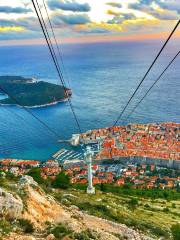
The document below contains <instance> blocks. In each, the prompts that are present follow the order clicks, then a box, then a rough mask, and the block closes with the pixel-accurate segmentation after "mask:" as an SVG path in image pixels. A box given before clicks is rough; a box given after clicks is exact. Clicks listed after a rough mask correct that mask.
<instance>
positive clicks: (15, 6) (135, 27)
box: [0, 0, 180, 45]
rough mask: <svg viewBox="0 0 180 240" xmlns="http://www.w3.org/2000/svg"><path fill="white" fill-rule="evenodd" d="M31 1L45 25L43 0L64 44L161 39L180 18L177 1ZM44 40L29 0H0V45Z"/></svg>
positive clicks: (45, 16)
mask: <svg viewBox="0 0 180 240" xmlns="http://www.w3.org/2000/svg"><path fill="white" fill-rule="evenodd" d="M34 1H35V2H36V1H38V3H39V6H40V9H41V12H42V15H43V17H44V19H45V21H46V23H47V26H48V21H47V14H46V11H45V8H44V5H43V2H44V3H45V5H46V7H47V11H48V13H49V16H50V19H51V23H52V25H53V28H54V31H55V34H56V37H57V40H58V41H61V42H64V43H71V42H72V43H73V42H99V41H121V40H123V41H126V40H128V41H131V40H133V41H135V40H143V39H157V38H162V37H166V36H167V35H168V33H169V32H170V31H171V30H172V29H173V27H174V26H175V24H176V22H177V20H178V19H180V0H34ZM48 29H49V26H48ZM49 30H50V29H49ZM175 37H177V38H179V37H180V27H179V28H178V30H177V31H176V35H175ZM44 42H45V41H44V38H43V34H42V30H41V28H40V25H39V22H38V19H37V16H36V14H35V11H34V8H33V5H32V2H31V0H8V1H7V0H0V45H14V44H15V45H16V44H18V45H24V44H41V43H44Z"/></svg>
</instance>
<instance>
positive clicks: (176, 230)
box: [171, 224, 180, 240]
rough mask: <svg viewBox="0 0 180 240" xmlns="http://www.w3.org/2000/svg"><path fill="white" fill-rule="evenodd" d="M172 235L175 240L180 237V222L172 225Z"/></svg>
mask: <svg viewBox="0 0 180 240" xmlns="http://www.w3.org/2000/svg"><path fill="white" fill-rule="evenodd" d="M171 231H172V235H173V239H174V240H179V239H180V224H175V225H173V226H172V227H171Z"/></svg>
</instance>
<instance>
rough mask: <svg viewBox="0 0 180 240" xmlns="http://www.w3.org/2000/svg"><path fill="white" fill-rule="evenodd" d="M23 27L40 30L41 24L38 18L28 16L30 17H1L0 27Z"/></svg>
mask: <svg viewBox="0 0 180 240" xmlns="http://www.w3.org/2000/svg"><path fill="white" fill-rule="evenodd" d="M15 26H18V27H22V28H23V29H26V30H30V31H35V32H37V31H39V30H40V26H39V22H38V20H37V18H35V17H28V18H18V19H9V20H6V19H0V27H15Z"/></svg>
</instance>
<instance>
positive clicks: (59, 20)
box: [52, 14, 91, 25]
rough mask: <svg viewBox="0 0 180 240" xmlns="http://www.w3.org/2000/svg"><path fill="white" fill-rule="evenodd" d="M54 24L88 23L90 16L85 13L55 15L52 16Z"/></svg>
mask: <svg viewBox="0 0 180 240" xmlns="http://www.w3.org/2000/svg"><path fill="white" fill-rule="evenodd" d="M52 21H53V23H54V24H55V25H61V24H68V25H80V24H87V23H90V22H91V21H90V18H89V16H88V15H86V14H70V15H64V14H61V15H56V16H54V17H53V18H52Z"/></svg>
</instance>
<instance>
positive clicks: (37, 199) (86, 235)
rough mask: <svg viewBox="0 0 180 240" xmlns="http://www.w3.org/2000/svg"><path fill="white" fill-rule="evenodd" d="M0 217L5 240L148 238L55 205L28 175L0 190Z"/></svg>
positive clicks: (51, 198) (71, 208) (58, 204)
mask: <svg viewBox="0 0 180 240" xmlns="http://www.w3.org/2000/svg"><path fill="white" fill-rule="evenodd" d="M13 189H14V190H13ZM64 197H65V196H64ZM0 215H1V219H2V220H1V222H0V229H1V232H0V235H1V236H2V239H6V240H13V239H14V240H15V239H17V240H21V239H22V240H35V239H39V240H40V239H47V240H53V239H64V240H65V239H66V240H67V239H98V240H99V239H102V240H103V239H104V240H111V239H112V240H115V239H129V240H133V239H134V240H135V239H136V240H141V239H142V240H145V239H146V240H148V239H150V238H149V237H146V236H144V235H143V234H141V233H139V232H137V231H135V230H132V229H130V228H128V227H127V226H126V225H124V224H117V223H114V222H111V221H108V220H105V219H101V218H98V217H95V216H91V215H89V214H87V213H85V212H82V211H80V210H79V209H78V207H77V206H74V205H71V206H69V207H67V206H64V205H63V204H60V203H58V202H57V201H56V200H55V199H54V198H53V197H52V196H50V195H48V194H46V193H45V192H44V191H43V190H42V188H41V187H39V186H38V184H37V183H36V182H35V181H34V180H33V179H32V178H31V177H30V176H24V177H22V178H21V179H20V181H19V182H18V183H17V184H16V185H14V186H10V188H6V189H3V188H0ZM8 223H10V224H9V225H8ZM8 230H9V231H8Z"/></svg>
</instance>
